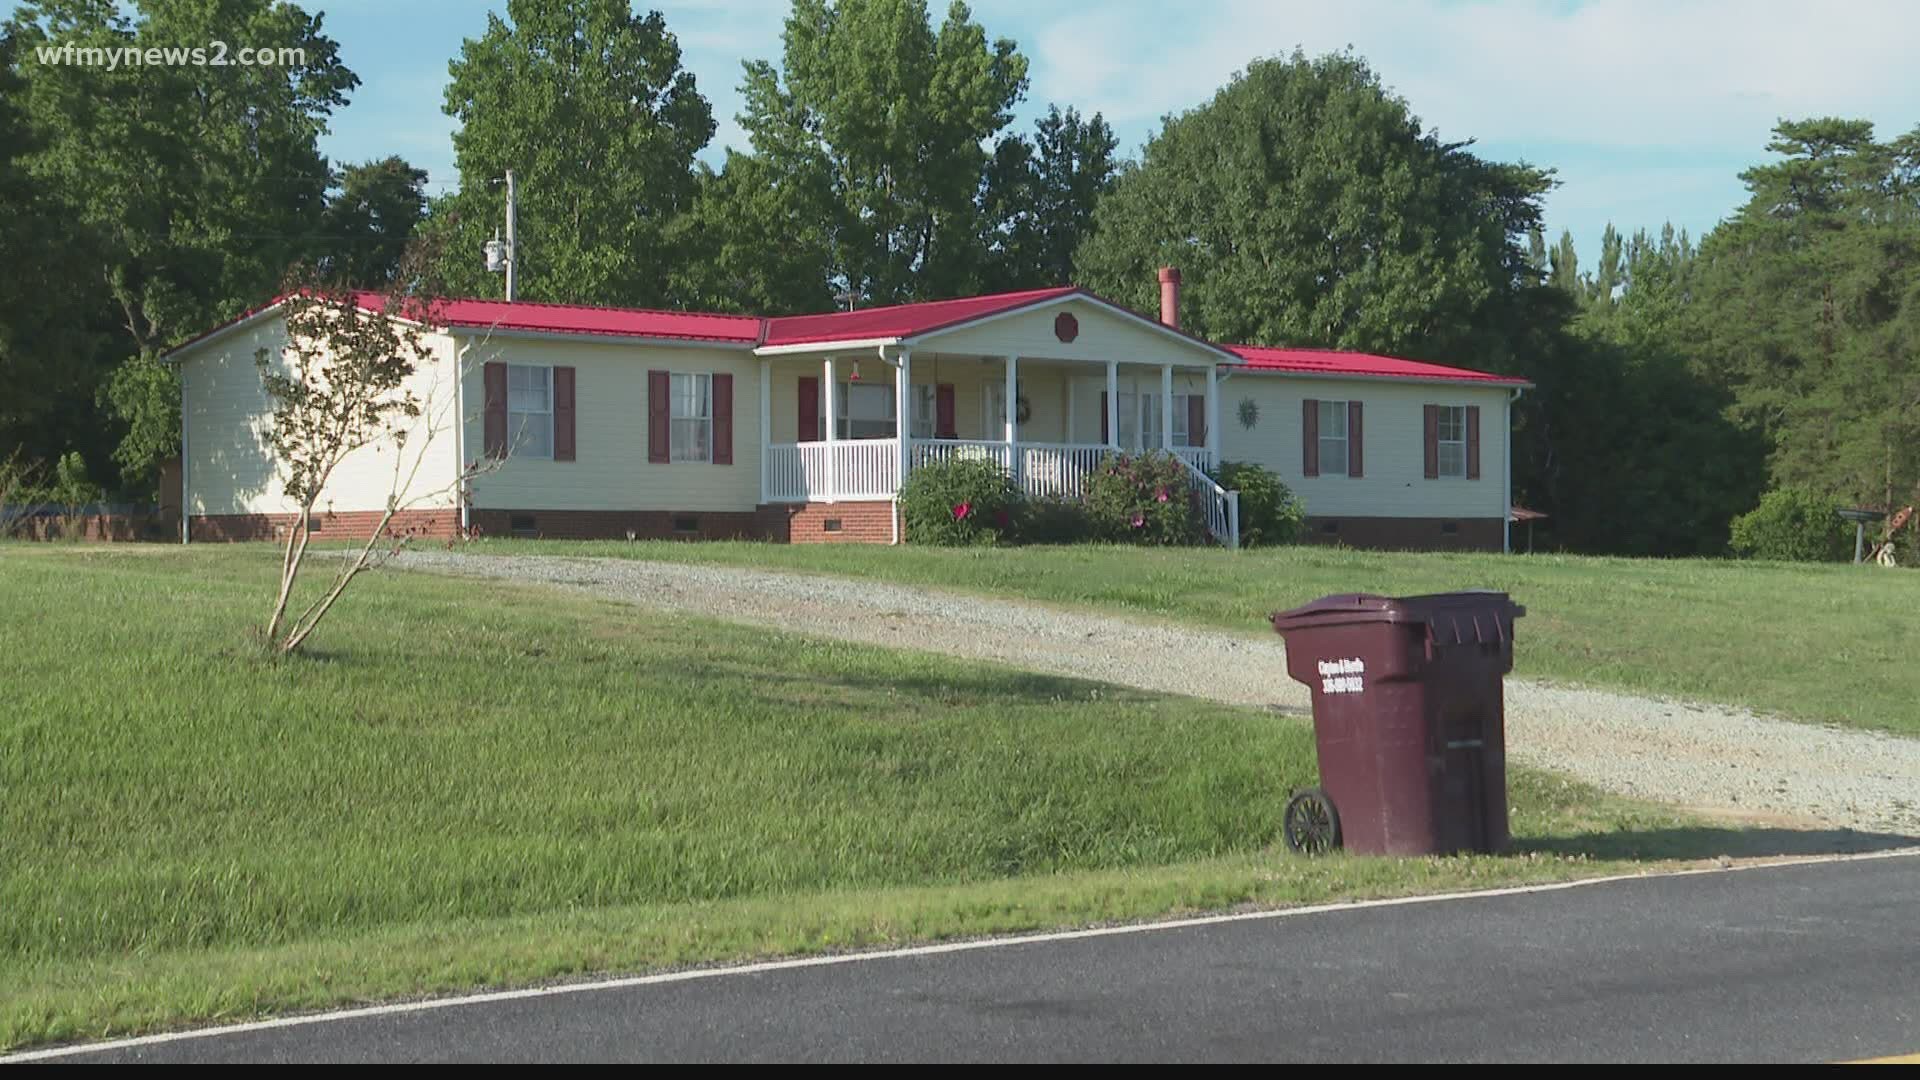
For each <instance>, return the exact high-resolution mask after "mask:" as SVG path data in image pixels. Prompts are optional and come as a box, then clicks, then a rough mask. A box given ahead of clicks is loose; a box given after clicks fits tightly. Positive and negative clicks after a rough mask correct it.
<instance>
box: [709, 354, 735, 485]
mask: <svg viewBox="0 0 1920 1080" xmlns="http://www.w3.org/2000/svg"><path fill="white" fill-rule="evenodd" d="M713 463H714V464H715V465H731V464H733V376H731V375H728V374H726V373H724V372H722V373H720V374H717V375H715V376H714V377H713Z"/></svg>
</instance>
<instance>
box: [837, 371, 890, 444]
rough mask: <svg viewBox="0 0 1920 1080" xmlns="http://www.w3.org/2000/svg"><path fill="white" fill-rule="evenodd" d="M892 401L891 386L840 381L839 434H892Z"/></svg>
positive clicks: (884, 436) (854, 436)
mask: <svg viewBox="0 0 1920 1080" xmlns="http://www.w3.org/2000/svg"><path fill="white" fill-rule="evenodd" d="M895 409H896V405H895V402H894V396H893V387H892V386H891V385H884V384H881V383H857V382H843V383H841V384H840V425H839V426H840V438H842V439H891V438H893V428H894V412H895Z"/></svg>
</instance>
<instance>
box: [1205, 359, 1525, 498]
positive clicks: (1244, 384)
mask: <svg viewBox="0 0 1920 1080" xmlns="http://www.w3.org/2000/svg"><path fill="white" fill-rule="evenodd" d="M1437 393H1443V394H1444V395H1445V397H1446V398H1449V399H1451V400H1453V401H1456V402H1459V403H1461V404H1462V405H1478V406H1480V476H1481V478H1482V479H1481V482H1480V483H1474V484H1467V483H1435V482H1433V481H1429V480H1427V479H1426V439H1425V433H1426V406H1427V405H1429V404H1431V403H1432V402H1433V400H1434V398H1435V396H1436V394H1437ZM1355 396H1362V397H1363V398H1364V400H1365V402H1366V464H1365V468H1366V475H1364V476H1347V475H1345V474H1344V473H1336V472H1334V471H1333V468H1332V463H1331V462H1328V461H1327V460H1325V458H1324V456H1323V458H1322V460H1321V462H1320V475H1319V476H1302V475H1301V462H1300V458H1301V449H1302V442H1303V440H1302V438H1301V433H1300V428H1301V422H1302V416H1301V408H1300V403H1301V402H1302V401H1303V400H1316V401H1342V400H1348V399H1351V398H1353V397H1355ZM1507 397H1508V391H1507V389H1506V388H1504V387H1497V386H1496V387H1483V388H1476V387H1464V386H1463V387H1460V388H1457V389H1456V388H1454V387H1450V386H1449V387H1439V386H1434V385H1428V384H1421V383H1397V382H1391V381H1387V380H1382V379H1376V380H1369V381H1366V382H1364V383H1363V382H1359V381H1346V380H1340V379H1325V378H1298V377H1292V376H1281V375H1256V374H1253V373H1252V372H1244V373H1236V374H1234V376H1233V377H1232V378H1230V379H1227V380H1225V381H1223V382H1222V383H1221V384H1220V435H1219V438H1220V456H1221V457H1222V458H1224V459H1225V460H1228V461H1252V462H1256V463H1258V464H1260V465H1264V466H1266V467H1267V468H1269V469H1272V470H1273V471H1275V472H1277V473H1279V474H1280V476H1281V478H1282V479H1283V480H1284V481H1285V483H1286V485H1287V486H1288V487H1289V488H1291V489H1292V490H1293V493H1294V494H1295V495H1297V496H1299V498H1300V499H1301V501H1302V502H1304V503H1305V504H1306V507H1307V512H1308V513H1310V514H1312V515H1314V516H1315V517H1340V518H1344V517H1394V518H1458V519H1463V520H1464V519H1488V518H1491V519H1495V520H1497V519H1499V518H1500V517H1501V516H1502V515H1503V514H1504V513H1505V510H1506V507H1505V506H1504V505H1503V503H1502V500H1503V499H1504V498H1505V496H1506V491H1505V486H1504V485H1503V484H1502V483H1501V479H1502V478H1503V477H1504V476H1505V475H1506V454H1507V449H1508V448H1507V432H1506V428H1505V416H1506V401H1507ZM1247 400H1251V401H1252V402H1253V404H1254V408H1255V411H1256V412H1257V419H1256V420H1255V422H1254V425H1253V426H1252V427H1251V428H1249V427H1247V426H1246V424H1245V423H1243V422H1242V419H1241V415H1242V413H1241V408H1240V403H1241V402H1243V401H1247ZM1322 433H1323V434H1324V433H1325V427H1324V426H1323V430H1322Z"/></svg>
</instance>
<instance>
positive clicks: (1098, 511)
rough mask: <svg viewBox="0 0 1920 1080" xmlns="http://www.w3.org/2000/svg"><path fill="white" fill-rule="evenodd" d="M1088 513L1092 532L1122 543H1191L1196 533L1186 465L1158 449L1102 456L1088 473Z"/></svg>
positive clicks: (1197, 525)
mask: <svg viewBox="0 0 1920 1080" xmlns="http://www.w3.org/2000/svg"><path fill="white" fill-rule="evenodd" d="M1087 514H1088V516H1089V518H1091V520H1092V522H1093V531H1094V533H1095V535H1097V536H1099V537H1101V538H1103V539H1107V540H1117V541H1119V542H1121V543H1126V544H1192V543H1197V542H1199V540H1200V536H1201V528H1200V515H1199V514H1198V513H1196V512H1195V510H1194V505H1193V498H1192V493H1191V491H1190V489H1189V488H1188V486H1187V467H1186V464H1185V463H1184V462H1182V461H1181V460H1180V459H1179V458H1177V457H1174V456H1173V455H1172V454H1169V453H1166V452H1164V451H1160V450H1149V451H1147V452H1145V453H1141V454H1109V455H1107V457H1106V458H1105V459H1104V460H1103V461H1101V463H1100V467H1099V468H1098V469H1096V470H1094V473H1093V475H1092V476H1089V477H1088V478H1087Z"/></svg>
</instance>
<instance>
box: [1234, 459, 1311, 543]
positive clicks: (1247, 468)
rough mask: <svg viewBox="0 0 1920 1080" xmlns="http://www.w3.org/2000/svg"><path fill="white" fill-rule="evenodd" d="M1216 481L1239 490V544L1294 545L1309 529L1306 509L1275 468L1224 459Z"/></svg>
mask: <svg viewBox="0 0 1920 1080" xmlns="http://www.w3.org/2000/svg"><path fill="white" fill-rule="evenodd" d="M1213 481H1214V483H1216V484H1219V485H1220V486H1221V487H1223V488H1226V489H1227V490H1228V491H1238V492H1239V493H1240V546H1241V547H1260V546H1263V545H1274V544H1291V543H1294V542H1295V541H1297V540H1299V539H1300V537H1301V535H1302V534H1303V533H1305V532H1306V530H1307V508H1306V506H1305V505H1303V504H1302V503H1301V502H1300V500H1299V499H1297V498H1295V497H1294V494H1293V492H1292V491H1290V490H1288V488H1287V485H1285V484H1283V483H1281V482H1280V476H1279V474H1278V473H1275V472H1274V471H1273V470H1272V469H1269V468H1266V467H1264V466H1261V465H1256V464H1254V463H1253V462H1250V461H1223V462H1221V463H1220V467H1219V468H1218V469H1216V470H1215V471H1214V474H1213Z"/></svg>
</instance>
